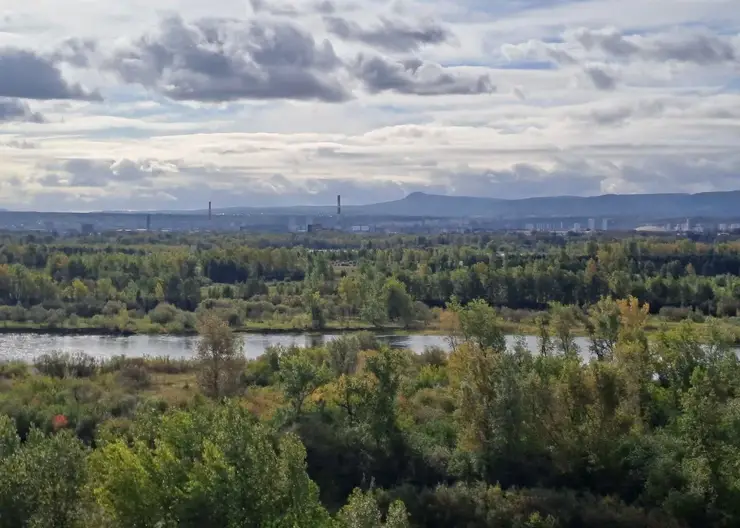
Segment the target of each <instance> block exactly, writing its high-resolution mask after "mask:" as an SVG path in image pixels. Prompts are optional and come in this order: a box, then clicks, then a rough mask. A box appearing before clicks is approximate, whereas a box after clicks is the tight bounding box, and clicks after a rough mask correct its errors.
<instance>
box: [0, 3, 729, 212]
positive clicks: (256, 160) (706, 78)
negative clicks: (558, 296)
mask: <svg viewBox="0 0 740 528" xmlns="http://www.w3.org/2000/svg"><path fill="white" fill-rule="evenodd" d="M487 4H488V3H482V2H478V1H476V0H466V1H462V2H452V1H442V2H425V1H422V0H407V1H393V2H373V3H359V2H350V1H344V2H339V1H331V0H323V1H319V0H316V1H314V0H310V1H309V0H304V1H293V2H277V3H269V4H268V3H266V2H262V1H260V0H252V1H251V2H243V1H235V0H214V1H213V2H209V3H207V4H203V3H198V2H192V1H190V0H150V1H147V2H143V1H141V0H135V1H132V2H128V3H126V4H121V5H111V4H103V3H90V2H85V1H83V0H69V1H68V2H66V3H65V8H64V9H63V10H60V9H59V5H58V3H55V2H52V1H51V0H37V1H34V2H27V3H25V4H19V3H18V2H17V1H15V0H0V73H2V75H0V207H5V208H11V209H16V210H56V211H71V210H77V211H80V210H125V209H136V210H147V209H178V210H183V209H195V208H203V207H204V204H205V203H207V202H208V201H209V200H210V201H213V203H214V204H218V205H219V207H234V206H259V205H265V206H276V205H295V204H306V205H330V204H332V203H333V202H334V200H335V197H336V195H337V194H341V195H342V196H343V200H344V201H346V203H347V204H353V203H374V202H382V201H388V200H395V199H400V198H403V197H404V196H405V195H407V194H409V193H411V192H415V191H423V192H427V193H438V194H450V195H462V196H490V197H501V198H525V197H532V196H552V195H581V196H586V195H599V194H604V193H627V194H629V193H651V192H703V191H714V190H732V189H737V188H740V152H738V150H737V137H738V134H739V133H740V110H739V109H740V73H739V72H740V34H739V32H740V10H738V9H737V2H736V1H735V0H714V1H713V2H706V1H704V2H700V1H688V2H681V3H680V4H676V3H675V2H674V1H669V0H656V1H654V2H651V3H649V4H646V3H644V2H638V1H637V0H627V1H626V2H625V1H618V0H590V1H577V2H567V1H552V2H545V1H542V0H526V1H521V0H509V1H505V2H501V3H495V4H494V5H493V6H488V5H487Z"/></svg>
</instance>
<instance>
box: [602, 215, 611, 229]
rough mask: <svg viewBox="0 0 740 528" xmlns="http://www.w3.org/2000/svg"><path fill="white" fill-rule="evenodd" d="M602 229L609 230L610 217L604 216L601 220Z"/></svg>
mask: <svg viewBox="0 0 740 528" xmlns="http://www.w3.org/2000/svg"><path fill="white" fill-rule="evenodd" d="M601 230H602V231H609V219H608V218H604V219H602V220H601Z"/></svg>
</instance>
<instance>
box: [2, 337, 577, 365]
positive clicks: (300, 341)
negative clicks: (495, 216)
mask: <svg viewBox="0 0 740 528" xmlns="http://www.w3.org/2000/svg"><path fill="white" fill-rule="evenodd" d="M240 335H241V337H242V339H243V340H244V353H245V354H246V356H247V357H249V358H255V357H257V356H259V355H261V354H262V353H263V352H264V351H265V349H266V348H267V347H269V346H273V345H280V346H298V347H311V346H318V345H322V344H324V343H326V342H328V341H332V340H334V339H336V338H337V337H339V334H305V333H304V334H240ZM376 337H377V338H378V340H379V341H381V342H384V343H386V344H388V345H389V346H391V347H394V348H407V349H409V350H411V351H413V352H415V353H417V354H418V353H421V352H423V351H424V350H425V349H426V348H428V347H440V348H443V349H445V350H449V349H450V344H449V342H448V340H447V338H446V337H444V336H438V335H424V334H411V335H393V334H390V335H378V336H376ZM524 340H525V343H526V344H527V346H528V347H529V348H530V349H531V350H535V349H536V347H537V339H536V337H534V336H524ZM507 341H508V342H509V345H513V344H514V341H515V337H513V336H508V337H507ZM197 342H198V337H196V336H159V335H157V336H149V335H133V336H93V335H43V334H3V335H0V360H8V359H21V360H24V361H33V359H34V358H36V357H38V356H40V355H41V354H46V353H48V352H52V351H55V350H58V351H63V352H78V351H79V352H84V353H86V354H89V355H91V356H93V357H96V358H99V359H106V358H110V357H113V356H119V355H125V356H131V357H137V356H139V357H140V356H169V357H171V358H190V357H193V356H194V355H195V348H196V346H197ZM576 342H577V344H578V346H579V347H580V349H581V350H582V352H583V353H586V352H587V351H588V340H587V339H585V338H577V340H576Z"/></svg>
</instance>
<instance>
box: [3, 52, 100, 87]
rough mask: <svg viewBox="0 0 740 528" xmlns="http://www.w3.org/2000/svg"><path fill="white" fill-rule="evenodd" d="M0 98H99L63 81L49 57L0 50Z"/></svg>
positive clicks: (32, 53)
mask: <svg viewBox="0 0 740 528" xmlns="http://www.w3.org/2000/svg"><path fill="white" fill-rule="evenodd" d="M0 72H1V73H2V74H0V97H14V98H22V99H83V100H99V99H100V95H99V94H98V93H97V92H90V91H87V90H85V89H84V88H83V87H82V86H80V85H79V84H73V83H69V82H67V81H66V80H65V79H64V78H63V77H62V73H61V71H60V70H59V66H58V64H57V63H56V62H55V61H54V60H53V59H52V58H47V57H42V56H40V55H37V54H36V53H34V52H32V51H26V50H20V49H15V48H2V49H0Z"/></svg>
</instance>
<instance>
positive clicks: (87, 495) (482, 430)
mask: <svg viewBox="0 0 740 528" xmlns="http://www.w3.org/2000/svg"><path fill="white" fill-rule="evenodd" d="M648 311H649V309H648V307H647V306H646V305H641V304H640V303H639V301H638V300H637V299H634V298H631V299H627V300H623V301H610V300H602V301H600V303H598V304H597V305H595V306H593V307H592V308H591V309H590V310H589V313H588V316H587V317H588V327H589V343H590V346H589V350H579V349H578V347H577V346H576V344H575V341H574V339H573V327H572V319H571V316H572V314H571V310H570V309H569V308H567V307H562V306H560V307H556V308H555V309H554V310H553V312H552V316H551V318H550V319H549V320H546V321H544V320H543V321H542V325H541V328H540V333H539V339H538V344H537V350H529V349H528V348H527V347H526V346H524V344H523V342H518V343H516V344H515V345H514V346H512V347H507V346H506V340H505V336H504V333H503V331H502V326H501V321H500V320H499V319H498V318H497V315H496V313H495V311H494V310H493V309H492V308H491V307H490V306H489V305H488V304H487V303H485V302H483V301H473V302H471V303H469V304H467V305H466V306H462V305H460V304H453V305H452V306H451V309H450V311H449V312H448V314H449V316H450V317H449V319H450V320H449V323H450V326H449V327H450V341H451V344H452V349H453V351H452V353H451V354H447V353H445V352H443V351H441V350H436V349H430V350H428V351H427V352H425V353H424V354H421V355H413V354H411V353H410V352H407V351H403V350H393V349H389V348H384V347H379V346H378V345H377V344H376V343H375V342H374V341H373V339H372V336H370V335H354V336H347V337H344V338H342V339H339V340H337V341H334V342H331V343H329V344H327V345H326V346H324V347H320V348H313V349H297V348H291V349H283V348H273V349H270V350H268V351H267V352H266V353H265V354H264V355H263V356H262V357H260V358H258V359H256V360H252V361H245V360H244V358H243V355H242V354H241V351H240V349H239V340H238V339H236V338H235V336H234V334H232V333H231V330H230V328H229V325H228V324H227V323H226V322H224V321H222V320H221V319H220V318H218V317H217V316H215V314H210V313H209V314H204V315H203V316H202V317H201V319H200V320H199V329H200V332H201V340H200V343H199V346H198V348H197V353H198V358H197V360H195V361H192V362H187V361H171V360H165V359H160V360H143V359H127V358H116V359H114V360H111V361H108V362H104V363H100V362H97V361H94V360H92V359H91V358H88V357H86V356H84V355H79V354H78V355H75V356H67V355H63V354H62V355H60V354H53V355H49V356H45V357H41V358H38V360H37V361H36V363H35V364H34V366H32V367H31V366H27V365H23V364H5V365H3V366H2V367H0V472H1V473H0V474H2V475H3V478H2V479H0V527H13V528H17V527H24V526H33V527H47V526H48V527H65V526H67V527H92V526H95V527H99V526H109V527H131V526H136V527H159V526H173V527H174V526H214V527H226V526H228V527H241V526H244V527H246V526H278V527H280V526H285V527H295V526H306V527H348V528H349V527H351V528H356V527H382V526H388V527H394V528H398V527H404V526H420V527H421V526H428V527H440V528H441V527H449V526H469V527H489V526H491V527H493V526H496V527H498V526H506V527H512V528H514V527H517V528H518V527H521V528H525V527H582V526H612V527H625V528H626V527H630V528H633V527H639V526H643V527H669V526H676V527H681V526H687V527H688V526H720V527H721V526H727V527H730V526H737V525H738V523H740V508H739V507H738V505H740V485H738V483H740V435H738V434H737V433H738V430H740V414H739V413H738V409H740V392H739V391H740V361H739V360H738V356H737V354H736V352H735V351H734V350H733V349H732V348H731V347H730V346H729V344H728V341H727V339H726V336H724V335H723V333H722V331H721V329H720V327H716V326H712V325H710V328H709V332H708V333H707V335H705V336H703V337H704V340H705V341H706V342H705V343H704V344H702V340H700V339H699V337H698V334H697V332H696V328H695V327H694V326H693V325H692V323H690V322H685V323H683V324H682V325H681V326H679V327H677V328H675V329H672V330H670V331H665V332H662V333H661V334H659V335H658V336H656V338H655V339H651V340H648V339H647V335H646V329H645V324H646V318H647V314H648ZM584 357H588V358H589V361H584V359H583V358H584Z"/></svg>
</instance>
